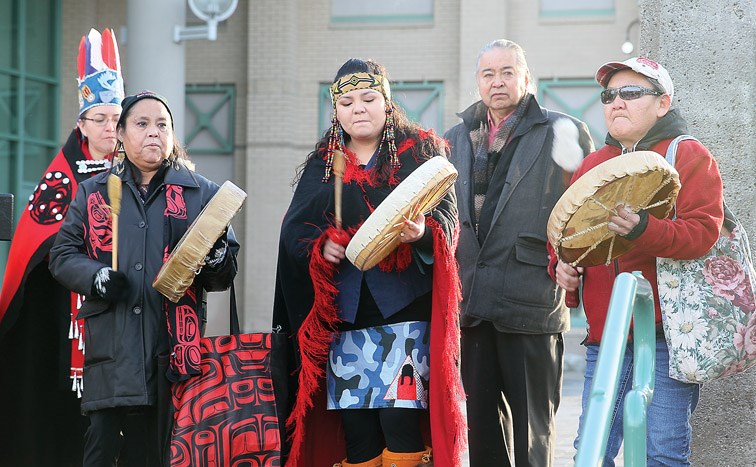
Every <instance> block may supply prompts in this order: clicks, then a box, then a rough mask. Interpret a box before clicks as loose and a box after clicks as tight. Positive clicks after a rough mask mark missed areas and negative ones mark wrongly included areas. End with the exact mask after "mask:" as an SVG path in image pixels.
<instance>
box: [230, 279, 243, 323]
mask: <svg viewBox="0 0 756 467" xmlns="http://www.w3.org/2000/svg"><path fill="white" fill-rule="evenodd" d="M229 315H230V316H229V318H230V324H229V331H230V332H229V334H233V335H234V336H238V335H239V334H241V331H240V327H239V313H238V311H237V309H236V289H235V288H234V283H233V282H231V298H230V303H229Z"/></svg>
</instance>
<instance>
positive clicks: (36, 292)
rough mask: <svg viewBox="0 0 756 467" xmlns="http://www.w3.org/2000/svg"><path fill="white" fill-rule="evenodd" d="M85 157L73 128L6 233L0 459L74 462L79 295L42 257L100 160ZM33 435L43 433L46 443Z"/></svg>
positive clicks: (0, 319) (0, 317) (78, 425)
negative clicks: (9, 236)
mask: <svg viewBox="0 0 756 467" xmlns="http://www.w3.org/2000/svg"><path fill="white" fill-rule="evenodd" d="M87 161H89V162H87ZM92 162H93V161H92V158H91V156H90V154H89V150H88V148H87V143H86V140H85V139H84V138H83V136H82V135H81V133H80V132H79V131H78V130H77V129H76V130H73V131H72V132H71V134H70V135H69V137H68V140H67V141H66V143H65V144H64V146H63V147H62V148H61V150H60V151H59V152H58V154H57V155H56V156H55V157H54V158H53V160H52V162H51V163H50V165H49V166H48V167H47V169H46V170H45V172H44V173H43V175H42V177H41V180H40V182H39V183H38V184H37V186H36V187H35V189H34V191H33V193H31V194H30V196H29V198H28V202H27V204H26V209H24V211H23V213H22V214H21V216H20V218H19V221H18V225H17V226H16V230H15V233H14V236H13V240H12V243H11V247H10V252H9V255H8V262H7V264H6V269H5V276H4V278H3V283H2V291H0V354H1V355H2V357H0V358H1V359H2V368H3V373H4V375H5V376H4V377H3V384H2V385H0V400H2V402H1V403H2V404H3V406H2V413H3V424H2V428H0V452H2V455H0V458H1V459H2V460H3V461H2V462H0V463H3V464H4V463H5V462H7V463H8V465H30V466H34V465H76V464H79V465H80V464H81V446H82V443H81V436H82V435H83V430H84V427H85V422H86V419H85V418H83V417H82V416H81V414H80V403H79V399H78V397H77V395H78V396H80V391H81V387H82V386H81V381H82V380H81V376H82V366H83V350H84V349H83V335H82V334H81V333H82V331H83V325H82V324H81V323H79V322H77V321H76V320H75V319H74V318H75V313H76V310H77V309H78V308H80V307H81V301H82V297H80V296H79V295H78V294H75V293H74V294H72V293H70V292H69V291H67V290H66V289H64V288H63V287H62V286H61V285H59V284H58V283H57V282H56V281H55V280H54V279H53V278H52V275H51V274H50V272H49V271H48V269H47V256H48V254H49V251H50V248H51V247H52V245H53V243H54V241H55V237H56V235H57V233H58V230H59V228H60V226H61V224H62V221H63V218H64V217H65V215H66V212H67V211H68V208H69V205H70V203H71V202H72V201H73V198H74V196H75V194H76V190H77V188H78V185H79V183H80V182H82V181H83V180H85V179H87V178H89V177H90V176H92V175H93V174H96V169H95V170H93V167H100V168H103V169H104V168H105V167H106V165H105V164H104V163H102V164H94V165H93V164H92ZM79 167H82V168H84V170H82V172H79ZM72 357H73V358H72ZM71 390H73V392H72V391H71ZM39 439H46V440H47V441H46V443H48V444H46V448H45V449H39Z"/></svg>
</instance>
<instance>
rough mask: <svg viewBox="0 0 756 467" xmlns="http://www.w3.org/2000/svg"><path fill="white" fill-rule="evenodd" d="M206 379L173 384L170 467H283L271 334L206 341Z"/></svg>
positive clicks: (203, 363)
mask: <svg viewBox="0 0 756 467" xmlns="http://www.w3.org/2000/svg"><path fill="white" fill-rule="evenodd" d="M200 347H201V349H202V361H201V363H200V366H201V368H202V374H201V375H200V376H197V377H194V378H190V379H188V380H186V381H183V382H180V383H178V384H174V385H173V407H174V409H175V411H176V415H175V418H174V424H173V428H172V432H171V453H170V457H171V466H172V467H184V466H216V465H217V466H220V465H229V466H231V465H248V466H261V467H263V466H265V467H273V466H279V465H280V461H281V459H280V457H281V455H280V451H281V435H280V431H279V426H278V416H277V412H276V399H275V393H274V390H273V380H272V378H271V335H270V334H267V333H257V334H240V335H231V336H221V337H206V338H203V339H202V340H201V344H200Z"/></svg>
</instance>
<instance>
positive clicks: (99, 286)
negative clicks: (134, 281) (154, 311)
mask: <svg viewBox="0 0 756 467" xmlns="http://www.w3.org/2000/svg"><path fill="white" fill-rule="evenodd" d="M92 292H93V293H94V294H96V295H99V296H100V297H102V298H103V299H105V300H107V301H109V302H119V301H122V300H125V299H126V298H127V297H128V296H129V279H128V277H127V276H126V274H125V273H123V272H121V271H114V270H113V269H112V268H109V267H105V268H102V269H100V270H99V271H97V274H95V278H94V283H93V284H92Z"/></svg>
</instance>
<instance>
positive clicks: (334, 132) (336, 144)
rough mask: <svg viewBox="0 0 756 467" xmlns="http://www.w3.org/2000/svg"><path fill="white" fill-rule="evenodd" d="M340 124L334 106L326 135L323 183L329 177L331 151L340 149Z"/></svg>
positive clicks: (331, 162) (331, 158)
mask: <svg viewBox="0 0 756 467" xmlns="http://www.w3.org/2000/svg"><path fill="white" fill-rule="evenodd" d="M341 131H342V130H341V125H340V124H339V120H338V119H337V118H336V108H334V109H333V119H332V120H331V132H330V134H329V135H328V148H327V149H326V166H325V174H324V175H323V183H326V182H328V179H329V178H331V169H332V168H333V151H334V150H336V149H341V138H342V134H341Z"/></svg>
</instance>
